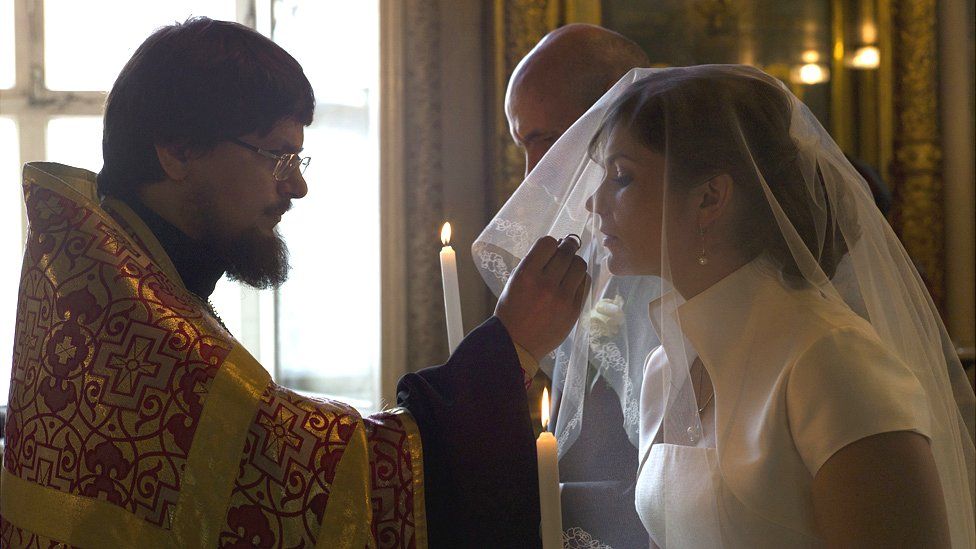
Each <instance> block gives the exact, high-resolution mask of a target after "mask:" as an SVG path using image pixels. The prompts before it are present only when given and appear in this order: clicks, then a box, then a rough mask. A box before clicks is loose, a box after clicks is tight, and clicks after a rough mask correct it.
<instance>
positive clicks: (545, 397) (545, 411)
mask: <svg viewBox="0 0 976 549" xmlns="http://www.w3.org/2000/svg"><path fill="white" fill-rule="evenodd" d="M548 428H549V388H548V387H545V388H543V389H542V430H543V431H545V430H546V429H548Z"/></svg>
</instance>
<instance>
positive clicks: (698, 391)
mask: <svg viewBox="0 0 976 549" xmlns="http://www.w3.org/2000/svg"><path fill="white" fill-rule="evenodd" d="M695 362H698V363H699V364H701V366H700V367H699V369H698V383H697V385H696V386H695V395H696V396H697V395H700V394H701V388H702V381H704V377H705V364H703V363H702V362H701V359H700V358H699V359H696V360H695ZM714 397H715V388H714V387H713V388H712V394H710V395H708V399H707V400H706V401H705V403H704V404H702V405H701V407H700V408H698V415H701V413H702V412H704V411H705V408H707V407H708V404H709V403H710V402H711V401H712V398H714Z"/></svg>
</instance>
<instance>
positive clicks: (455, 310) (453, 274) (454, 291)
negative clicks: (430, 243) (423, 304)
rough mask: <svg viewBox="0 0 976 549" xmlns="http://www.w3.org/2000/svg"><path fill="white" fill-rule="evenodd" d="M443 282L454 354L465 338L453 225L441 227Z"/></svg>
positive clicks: (451, 345)
mask: <svg viewBox="0 0 976 549" xmlns="http://www.w3.org/2000/svg"><path fill="white" fill-rule="evenodd" d="M441 243H443V244H444V247H443V248H441V282H442V283H443V285H444V317H445V319H446V320H447V345H448V347H449V348H450V351H451V352H452V353H453V352H454V349H457V346H458V343H461V339H462V338H463V337H464V326H463V325H462V324H461V292H460V291H459V290H458V277H457V257H456V255H455V254H454V248H452V247H451V246H450V245H449V244H450V243H451V224H450V223H444V226H443V227H441Z"/></svg>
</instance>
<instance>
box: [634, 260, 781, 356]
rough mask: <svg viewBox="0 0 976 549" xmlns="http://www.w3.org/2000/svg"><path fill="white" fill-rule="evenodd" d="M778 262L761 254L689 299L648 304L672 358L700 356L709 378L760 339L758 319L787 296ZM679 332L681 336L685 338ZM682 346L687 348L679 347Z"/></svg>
mask: <svg viewBox="0 0 976 549" xmlns="http://www.w3.org/2000/svg"><path fill="white" fill-rule="evenodd" d="M781 278H782V277H781V275H780V274H779V272H778V270H777V268H776V266H775V264H774V263H773V262H772V261H771V260H769V259H768V258H766V257H764V256H760V257H758V258H756V259H754V260H752V261H750V262H749V263H747V264H745V265H743V266H742V267H740V268H739V269H737V270H735V271H733V272H732V273H731V274H729V275H728V276H726V277H725V278H723V279H722V280H720V281H718V282H716V283H715V284H713V285H712V286H710V287H709V288H707V289H705V291H703V292H701V293H699V294H698V295H696V296H695V297H693V298H691V299H690V300H687V301H685V300H684V298H682V297H681V295H679V294H678V293H677V292H676V291H674V290H671V291H670V292H667V293H665V294H663V295H662V296H661V297H660V298H658V299H656V300H654V301H652V302H651V303H650V305H649V306H648V313H649V314H650V318H651V324H652V325H653V326H654V329H655V330H656V331H657V333H658V336H659V337H660V338H661V342H662V345H664V350H665V352H666V353H667V354H668V356H669V357H674V356H680V354H679V353H681V352H684V354H685V356H686V358H687V360H688V364H689V365H690V364H691V362H692V361H693V360H694V359H695V357H698V356H700V357H701V359H702V362H703V364H704V365H705V367H706V369H708V371H709V374H710V375H715V372H714V371H713V370H714V369H715V368H714V367H716V366H720V365H721V363H722V362H723V359H724V358H725V357H728V356H729V355H728V353H727V352H726V351H727V350H728V349H730V348H736V347H739V348H741V347H742V346H743V345H749V342H750V341H751V340H752V336H754V335H755V332H756V328H758V326H756V325H755V321H756V320H759V321H762V319H763V318H765V317H766V315H765V314H761V315H757V314H756V313H757V312H759V311H762V310H766V309H772V308H774V307H775V306H776V305H777V304H778V303H779V302H780V301H779V300H782V299H784V298H786V295H784V294H785V293H786V288H785V287H784V286H783V284H784V283H783V282H782V280H781ZM675 334H681V336H682V337H681V338H680V339H679V338H678V337H676V335H675ZM680 345H683V346H684V349H683V350H682V349H678V348H676V347H677V346H680Z"/></svg>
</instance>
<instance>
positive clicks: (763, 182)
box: [473, 65, 976, 546]
mask: <svg viewBox="0 0 976 549" xmlns="http://www.w3.org/2000/svg"><path fill="white" fill-rule="evenodd" d="M616 125H622V126H623V127H630V128H642V129H648V128H649V129H650V131H649V133H645V134H642V138H643V139H644V141H645V142H644V143H643V145H644V146H646V147H649V148H650V149H651V150H654V151H655V152H657V153H659V154H660V155H662V156H663V157H664V162H665V164H664V166H665V167H664V183H663V190H662V193H663V194H662V197H661V204H663V213H661V217H662V219H661V220H660V223H659V224H660V226H661V229H660V233H661V235H660V237H661V246H660V254H661V260H660V273H659V274H660V277H658V276H650V275H647V276H615V275H612V274H611V273H610V272H609V270H608V265H607V259H608V255H609V252H608V250H607V248H606V247H605V246H604V244H603V235H602V234H601V233H600V230H599V229H600V220H599V219H598V217H599V216H597V215H594V214H591V213H590V212H589V211H588V209H587V207H586V202H587V200H588V199H589V198H590V197H591V196H593V195H594V193H596V192H597V190H598V188H599V187H600V186H601V184H603V183H604V180H605V177H608V174H607V173H606V172H605V170H604V167H603V166H602V164H601V162H602V159H601V152H602V150H603V146H604V145H605V142H606V139H607V134H608V132H610V131H611V130H612V129H613V127H614V126H616ZM642 131H643V130H642ZM720 174H728V175H729V176H731V179H732V180H733V181H734V182H735V186H734V188H735V192H736V193H738V196H739V197H742V198H741V199H742V200H744V201H746V202H747V203H748V206H747V207H745V208H743V211H744V212H746V213H744V214H743V215H742V218H743V221H742V223H741V225H740V226H739V227H738V228H737V233H736V235H735V238H736V239H737V240H736V242H738V244H737V245H739V246H740V247H741V250H742V253H743V254H744V255H745V256H746V257H748V258H755V257H759V256H763V257H766V258H767V259H768V260H769V262H770V264H772V265H774V266H775V269H776V270H777V276H779V277H781V279H782V281H783V282H784V284H787V285H789V286H791V287H795V288H808V289H813V290H815V291H818V292H819V294H820V295H821V296H822V297H824V298H826V300H828V301H829V302H831V303H832V304H833V305H834V306H836V307H841V308H845V309H846V310H848V311H851V312H852V313H855V314H857V315H858V316H860V317H862V318H863V319H865V320H866V321H867V322H868V323H869V324H870V329H871V330H873V333H875V334H876V335H877V338H878V339H879V340H880V342H881V344H882V345H883V347H884V348H885V349H886V350H887V351H888V352H890V353H891V354H893V355H894V356H895V357H896V358H897V359H898V360H899V361H900V362H901V363H904V364H905V365H907V366H908V368H909V369H910V370H911V371H912V373H913V374H914V375H915V377H916V378H917V379H918V381H919V382H920V384H921V387H922V389H923V390H924V397H925V403H926V405H927V407H928V410H927V415H928V417H929V421H930V422H931V426H932V427H931V435H932V437H931V448H932V451H933V454H934V456H935V460H936V464H937V466H938V470H939V474H940V477H941V480H942V489H943V492H944V495H945V499H946V507H947V509H948V510H949V513H950V524H952V530H953V541H954V544H955V542H960V544H961V545H966V546H972V544H973V543H974V541H973V540H974V536H976V534H974V523H973V506H974V484H973V483H974V475H973V462H974V447H973V423H974V421H976V418H974V413H976V412H974V396H973V391H972V389H971V388H970V386H969V384H968V381H967V380H966V378H965V375H964V373H963V369H962V366H961V365H960V363H959V360H958V358H957V356H956V354H955V352H954V347H953V345H952V343H951V341H950V339H949V337H948V334H947V332H946V330H945V327H944V326H943V324H942V322H941V320H940V318H939V314H938V311H937V310H936V308H935V306H934V305H933V302H932V300H931V298H930V297H929V295H928V293H927V291H926V289H925V287H924V285H923V282H922V279H921V278H920V276H919V274H918V272H917V271H916V269H915V268H914V266H913V264H912V261H911V260H910V258H909V256H908V254H907V253H906V251H905V249H904V247H903V246H902V245H901V243H900V242H899V240H898V238H897V237H896V236H895V234H894V232H893V231H892V230H891V228H890V227H889V225H888V223H887V221H886V220H885V219H884V217H883V216H882V215H881V213H880V212H879V211H878V209H877V207H876V206H875V204H874V202H873V199H872V196H871V193H870V191H869V190H868V187H867V184H866V183H865V181H864V180H863V179H862V178H861V176H860V175H858V173H857V171H856V170H855V169H854V168H853V167H852V166H851V164H850V163H849V162H848V160H847V159H846V158H845V157H844V154H843V153H842V152H841V150H840V149H839V148H838V147H837V145H836V144H835V143H834V141H833V140H832V139H831V137H830V136H829V135H828V134H827V132H826V131H825V130H824V129H823V127H822V126H821V125H820V123H819V122H818V121H817V119H816V118H815V117H814V115H813V114H812V113H811V112H810V111H809V109H807V107H806V106H805V105H803V104H802V103H801V102H800V101H799V100H798V99H797V98H796V97H795V96H794V95H793V94H791V93H790V92H789V91H788V89H787V88H786V87H785V86H784V85H783V84H782V83H781V82H779V81H778V80H776V79H774V78H772V77H770V76H768V75H767V74H765V73H763V72H762V71H759V70H758V69H754V68H751V67H745V66H732V65H707V66H700V67H682V68H668V69H635V70H632V71H631V72H629V73H628V74H627V75H625V76H624V78H623V79H621V80H620V81H619V82H618V83H617V84H616V85H615V86H614V87H613V88H612V89H611V90H610V91H609V92H607V94H606V95H605V96H604V97H603V98H602V99H601V100H600V101H599V102H597V103H596V105H594V106H593V107H592V108H591V109H590V110H589V111H588V112H587V113H586V114H585V115H584V116H583V117H582V118H580V119H579V120H578V121H577V122H576V123H575V124H574V125H573V126H572V127H571V128H570V129H569V130H568V131H567V132H566V133H565V134H564V135H563V136H562V138H561V139H559V140H558V141H557V142H556V143H555V144H554V145H553V147H552V148H551V150H550V151H549V152H548V154H547V155H546V156H545V157H544V158H543V160H542V161H541V162H540V164H539V165H538V166H537V167H536V168H535V169H534V170H533V171H532V172H531V173H530V174H529V176H528V177H527V178H526V179H525V181H524V182H523V183H522V185H521V186H520V187H519V188H518V190H517V191H516V192H515V193H514V194H513V196H512V197H511V198H510V199H509V201H508V202H507V203H506V204H505V206H504V207H502V209H501V210H500V211H499V212H498V214H497V215H496V216H495V218H494V219H493V220H492V221H491V223H490V224H489V225H488V226H487V227H486V228H485V230H484V231H483V232H482V234H481V235H480V236H479V237H478V239H477V240H476V241H475V243H474V245H473V255H474V258H475V261H476V263H477V267H478V268H479V270H480V272H481V273H482V276H483V277H484V279H485V280H486V282H487V283H488V285H489V287H490V288H491V289H492V291H494V292H495V293H496V295H497V294H499V293H500V292H501V290H502V288H503V286H504V284H505V281H506V280H507V278H508V276H509V273H510V272H511V271H512V269H514V267H515V266H516V265H517V264H518V262H519V261H520V260H521V259H522V258H523V257H524V256H525V254H526V253H527V252H528V250H529V248H530V247H531V246H532V244H533V243H534V242H535V240H536V239H537V238H539V237H541V236H543V235H552V236H554V237H556V238H561V237H563V236H565V235H567V234H569V233H575V234H577V235H579V236H580V237H581V241H582V247H581V250H580V255H581V256H583V258H584V259H586V260H587V262H588V265H589V271H590V274H591V276H592V277H593V286H592V291H591V295H590V296H589V297H588V299H587V301H586V303H585V305H584V309H583V312H582V315H581V317H580V321H579V322H578V323H577V325H576V327H575V328H574V330H573V332H572V333H571V335H570V337H569V338H568V339H567V340H566V341H565V342H564V344H563V345H562V346H561V347H560V348H559V349H558V350H557V351H556V352H555V353H554V354H553V355H552V356H550V357H549V358H548V359H547V360H545V361H543V362H544V364H543V368H544V369H545V370H546V372H547V373H548V374H550V375H551V376H552V377H553V379H554V380H559V383H555V382H554V385H560V386H561V387H562V388H563V390H562V392H561V394H559V395H554V397H555V399H558V408H559V413H558V416H557V417H556V422H555V428H554V431H555V434H556V436H557V438H558V439H559V451H560V455H562V454H563V453H565V451H566V449H567V448H568V447H569V445H571V444H572V443H573V441H575V440H576V438H577V436H578V435H579V430H580V426H581V416H582V410H583V408H584V407H585V406H586V397H587V392H588V389H589V387H590V386H591V385H592V380H593V378H594V376H596V375H599V376H603V377H604V378H605V379H606V380H607V382H608V383H609V385H610V386H611V387H612V388H613V389H614V390H615V391H616V392H617V394H618V396H619V398H620V402H621V408H622V409H623V411H624V421H625V425H624V427H625V429H626V430H627V432H628V434H629V435H630V436H631V440H632V441H634V442H635V445H636V438H637V432H638V430H637V423H638V419H639V414H638V409H639V402H640V387H641V380H642V375H643V371H642V369H643V366H644V361H645V357H646V356H647V354H648V352H650V351H651V350H652V348H653V347H654V346H656V345H657V344H658V338H660V341H661V343H663V344H664V346H665V349H681V348H684V347H686V346H687V345H688V344H687V340H686V339H685V336H684V332H683V330H682V315H681V312H680V306H681V305H682V303H683V302H684V299H683V298H682V297H681V295H680V292H678V291H672V290H674V285H675V279H676V277H678V278H679V279H680V277H681V270H682V269H685V268H687V267H686V265H685V263H686V260H687V259H688V257H692V258H694V257H695V255H697V254H698V250H697V249H695V250H689V249H678V248H676V246H677V245H678V243H679V242H696V243H697V242H698V240H694V239H692V240H687V239H685V240H682V239H679V238H677V237H676V235H673V234H672V235H669V234H668V231H669V228H673V227H676V226H679V225H676V224H675V223H673V221H674V220H673V219H672V217H673V216H676V215H679V213H680V212H678V211H677V209H672V207H671V205H672V204H674V203H675V200H677V199H678V197H679V196H680V193H681V191H682V189H688V188H691V187H693V186H695V185H698V184H701V183H702V182H704V181H708V180H709V179H710V178H714V177H716V176H717V175H720ZM611 175H612V174H611ZM652 221H653V220H648V225H649V226H650V225H652V224H653V223H652ZM672 230H673V229H672ZM720 236H721V235H714V234H712V233H709V232H708V231H705V235H704V236H703V237H702V242H704V243H705V247H706V249H707V248H708V247H710V246H712V245H713V244H712V243H713V242H715V244H714V245H715V246H718V245H720V244H719V243H718V240H713V239H718V238H719V237H720ZM695 247H697V244H695ZM686 248H687V246H686ZM657 298H660V299H659V300H658V299H657ZM652 300H657V303H659V305H660V307H659V308H658V309H657V311H658V312H657V313H655V314H656V315H657V320H658V321H657V322H655V324H656V325H657V327H656V329H652V328H651V325H650V322H649V321H648V303H649V302H651V301H652ZM655 332H657V333H655ZM675 355H677V356H672V354H670V353H669V355H668V359H669V371H668V372H666V373H665V377H666V379H668V382H667V383H668V384H669V385H670V387H671V388H672V390H671V391H670V392H669V393H667V394H668V396H667V402H666V403H664V416H663V424H662V431H663V440H664V441H665V442H667V443H671V444H678V445H691V446H694V445H695V442H696V439H695V435H696V433H697V434H700V433H701V432H702V427H701V423H700V418H699V412H698V407H699V404H698V402H697V401H696V398H695V394H694V389H693V385H694V383H692V382H689V383H686V382H685V381H686V380H689V368H690V366H691V364H690V362H691V360H689V357H687V356H681V354H680V353H675ZM690 358H691V359H692V360H693V358H694V355H693V354H690ZM856 367H859V368H872V367H877V366H875V365H873V364H857V365H856ZM555 399H554V400H555ZM555 406H556V404H555V403H554V407H555ZM967 542H968V543H967Z"/></svg>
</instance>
